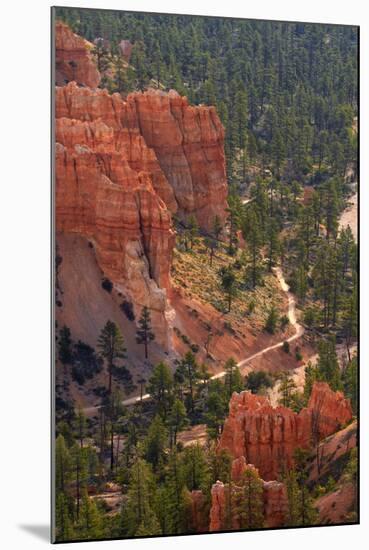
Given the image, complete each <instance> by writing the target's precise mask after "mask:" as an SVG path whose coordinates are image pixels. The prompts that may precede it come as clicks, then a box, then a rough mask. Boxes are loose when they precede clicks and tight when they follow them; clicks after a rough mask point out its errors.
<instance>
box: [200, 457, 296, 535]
mask: <svg viewBox="0 0 369 550" xmlns="http://www.w3.org/2000/svg"><path fill="white" fill-rule="evenodd" d="M247 469H249V470H252V471H253V472H254V473H256V475H257V477H259V480H260V483H261V484H262V489H263V493H262V498H263V515H264V527H281V526H283V525H285V523H286V520H287V515H288V497H287V490H286V486H285V485H284V483H281V482H279V481H264V480H262V479H261V478H260V476H259V473H258V470H257V469H256V468H255V466H253V465H252V464H247V463H246V460H245V457H244V456H241V457H239V458H236V459H235V460H233V462H232V481H233V483H232V486H231V489H230V487H229V485H228V484H224V483H222V482H221V481H217V482H216V483H215V484H214V485H213V487H212V489H211V509H210V526H209V530H210V531H222V530H229V529H240V528H242V524H241V522H240V518H239V516H238V510H240V509H242V506H243V502H242V476H243V474H244V472H245V471H246V470H247ZM230 490H231V495H230V494H229V491H230ZM230 502H233V506H232V504H231V506H232V514H231V516H232V519H231V520H230V519H229V517H228V525H227V503H228V507H229V506H230ZM228 516H229V514H228ZM230 521H231V525H229V522H230Z"/></svg>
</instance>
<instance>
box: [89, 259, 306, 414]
mask: <svg viewBox="0 0 369 550" xmlns="http://www.w3.org/2000/svg"><path fill="white" fill-rule="evenodd" d="M273 271H274V273H275V275H276V277H277V279H278V282H279V284H280V286H281V289H282V290H283V292H285V293H286V295H287V299H288V313H287V314H288V320H289V322H290V324H291V325H292V326H293V327H294V328H295V334H293V335H292V336H290V337H289V338H287V340H286V339H283V340H281V341H280V342H277V343H276V344H272V345H271V346H267V347H266V348H263V349H262V350H260V351H258V352H256V353H254V354H253V355H250V356H249V357H246V358H245V359H242V360H241V361H239V362H238V363H237V366H238V367H239V369H240V370H241V372H242V374H247V373H248V372H249V371H250V370H251V365H250V362H251V361H253V360H254V359H256V358H257V357H260V356H262V355H264V354H265V353H268V352H269V351H272V350H274V349H278V348H280V347H282V346H283V342H285V341H287V342H293V341H294V340H297V339H298V338H301V336H302V335H303V334H304V328H303V326H302V325H300V323H298V321H297V317H296V300H295V297H294V295H293V294H292V292H290V290H289V286H288V284H287V283H286V281H285V278H284V276H283V272H282V269H281V268H280V267H275V268H273ZM225 375H226V372H225V371H222V372H218V373H217V374H214V376H212V377H211V378H210V380H218V379H220V378H224V376H225ZM147 399H150V394H149V393H145V394H144V395H143V396H142V401H146V400H147ZM140 401H141V397H140V396H136V397H130V398H129V399H125V400H124V401H123V405H126V406H129V405H134V404H135V403H138V402H140ZM98 408H99V407H88V408H86V409H84V412H85V413H86V414H89V413H90V414H91V413H93V412H94V411H95V410H97V409H98Z"/></svg>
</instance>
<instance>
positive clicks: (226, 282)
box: [218, 265, 238, 313]
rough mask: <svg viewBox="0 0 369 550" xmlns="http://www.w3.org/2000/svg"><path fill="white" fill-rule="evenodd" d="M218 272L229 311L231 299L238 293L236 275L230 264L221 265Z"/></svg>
mask: <svg viewBox="0 0 369 550" xmlns="http://www.w3.org/2000/svg"><path fill="white" fill-rule="evenodd" d="M218 273H219V277H220V286H221V288H222V290H223V291H224V292H225V293H226V295H227V301H228V313H229V312H230V311H231V307H232V300H233V299H234V298H236V296H237V294H238V289H237V279H236V275H235V273H234V271H233V269H232V266H230V265H229V266H228V267H222V268H221V269H220V270H219V272H218Z"/></svg>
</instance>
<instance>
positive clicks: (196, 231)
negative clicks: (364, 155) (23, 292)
mask: <svg viewBox="0 0 369 550" xmlns="http://www.w3.org/2000/svg"><path fill="white" fill-rule="evenodd" d="M358 49H359V28H358V27H353V26H347V25H329V24H317V23H314V24H312V23H299V22H282V21H267V20H248V19H232V18H225V17H224V18H223V17H211V16H206V17H205V16H198V15H170V14H159V13H136V12H125V11H111V10H99V9H81V8H67V7H56V8H53V9H52V75H53V76H52V113H53V114H52V116H53V120H52V125H53V132H52V133H53V144H52V164H53V191H54V200H53V218H54V219H53V221H54V228H55V232H54V235H53V238H54V262H53V275H54V292H55V298H54V303H53V322H54V338H53V348H54V353H53V381H52V390H53V415H52V437H53V442H52V447H53V450H52V455H53V456H52V466H53V476H52V478H53V479H52V490H53V491H52V492H53V503H52V506H53V510H52V523H53V526H52V531H53V542H69V541H88V540H100V539H105V540H106V539H125V538H135V537H154V536H167V535H186V534H201V533H219V532H227V531H249V530H261V529H272V528H273V529H276V528H278V529H282V528H288V527H310V526H325V525H342V524H355V523H358V521H359V517H358V493H359V491H358V451H357V444H358V426H357V418H358V395H359V388H358V359H357V357H358V295H357V289H358V220H357V205H358V145H357V143H358V139H357V138H358V126H359V125H358ZM245 537H247V534H245Z"/></svg>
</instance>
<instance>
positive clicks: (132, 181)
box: [55, 22, 227, 348]
mask: <svg viewBox="0 0 369 550" xmlns="http://www.w3.org/2000/svg"><path fill="white" fill-rule="evenodd" d="M55 41H56V52H55V57H56V83H57V84H61V86H57V87H56V92H55V116H56V124H55V142H56V145H55V181H56V192H55V197H56V198H55V203H56V230H57V232H61V233H65V234H66V233H74V234H78V235H81V236H82V237H86V238H88V239H89V241H90V242H91V243H92V244H93V247H94V249H95V253H96V258H97V261H98V264H99V266H100V268H101V270H102V272H103V274H104V275H105V276H106V277H108V278H109V279H110V280H111V281H112V282H113V284H114V286H115V288H116V289H117V291H118V292H120V293H121V294H122V295H124V296H126V297H127V298H128V299H129V300H131V301H132V302H133V305H134V309H135V313H136V314H138V315H139V314H140V311H141V309H142V307H143V306H144V305H146V306H148V307H149V308H150V309H151V313H152V321H153V327H154V330H155V333H156V336H157V341H158V342H159V343H160V344H163V345H164V347H165V348H169V347H170V337H168V334H169V331H168V329H169V325H170V319H172V318H173V315H174V312H173V310H172V309H171V307H170V304H169V302H168V298H167V291H168V290H169V288H170V265H171V259H172V250H173V247H174V241H175V233H174V230H173V224H172V214H176V215H178V216H179V217H181V218H183V219H185V218H187V217H188V215H190V214H194V215H195V216H196V217H197V219H198V222H199V225H200V226H201V227H203V228H204V229H207V228H210V227H211V225H212V222H213V219H214V217H215V216H216V215H218V216H219V217H220V218H221V219H223V220H224V217H225V207H226V194H227V185H226V177H225V168H224V167H225V162H224V150H223V140H224V129H223V127H222V125H221V123H220V121H219V118H218V116H217V114H216V111H215V109H214V108H213V107H204V106H199V107H191V106H190V105H189V104H188V101H187V99H186V98H183V97H180V96H179V95H178V94H177V93H176V92H174V91H170V92H169V93H164V92H161V91H157V90H148V91H147V92H144V93H142V92H135V93H131V94H129V95H128V97H127V98H126V99H123V98H122V97H121V96H120V94H109V93H108V91H107V90H105V89H99V88H96V87H97V86H98V84H99V82H100V74H99V72H98V71H97V68H96V65H95V61H94V57H93V55H92V54H91V46H92V45H91V44H89V43H88V42H87V41H85V40H84V39H82V38H81V37H79V36H77V35H76V34H74V33H73V32H72V31H71V30H70V29H69V27H68V26H67V25H65V24H64V23H60V22H57V23H56V27H55Z"/></svg>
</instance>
